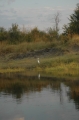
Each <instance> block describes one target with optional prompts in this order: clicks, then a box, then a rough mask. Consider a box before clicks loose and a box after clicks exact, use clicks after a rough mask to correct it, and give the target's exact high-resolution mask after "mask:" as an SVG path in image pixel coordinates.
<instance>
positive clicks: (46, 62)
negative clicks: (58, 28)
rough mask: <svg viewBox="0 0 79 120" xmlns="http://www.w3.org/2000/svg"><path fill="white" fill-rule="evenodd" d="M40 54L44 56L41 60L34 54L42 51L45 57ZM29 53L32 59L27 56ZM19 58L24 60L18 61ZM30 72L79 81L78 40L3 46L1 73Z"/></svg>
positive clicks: (0, 59) (61, 37) (3, 44)
mask: <svg viewBox="0 0 79 120" xmlns="http://www.w3.org/2000/svg"><path fill="white" fill-rule="evenodd" d="M37 37H38V36H37ZM48 48H49V49H50V51H51V49H53V51H52V52H51V53H52V54H50V51H48ZM45 49H47V50H45ZM41 50H43V52H44V55H42V56H41V55H40V54H39V55H38V52H35V51H39V52H40V53H41V54H42V51H41ZM28 52H30V54H31V57H30V56H28V57H26V56H25V55H26V54H27V53H28ZM33 53H34V54H35V55H34V56H33ZM45 53H46V55H45ZM49 54H50V55H49ZM18 55H20V56H22V57H20V58H19V57H17V56H18ZM23 56H24V57H23ZM37 56H38V57H39V58H40V64H38V63H37ZM27 71H37V72H40V73H45V74H50V75H52V76H56V77H59V76H61V77H63V76H64V77H67V76H70V77H74V78H75V77H79V36H78V35H74V36H73V37H72V38H63V36H59V40H57V39H55V38H54V39H53V38H52V41H47V42H46V41H44V40H41V41H32V42H25V41H23V42H21V43H18V44H9V43H8V42H7V41H4V42H1V43H0V73H11V72H27Z"/></svg>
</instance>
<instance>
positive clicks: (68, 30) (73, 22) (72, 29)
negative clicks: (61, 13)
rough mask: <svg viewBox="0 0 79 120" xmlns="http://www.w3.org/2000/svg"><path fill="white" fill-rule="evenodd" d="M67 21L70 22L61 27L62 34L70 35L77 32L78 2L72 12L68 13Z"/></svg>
mask: <svg viewBox="0 0 79 120" xmlns="http://www.w3.org/2000/svg"><path fill="white" fill-rule="evenodd" d="M69 21H70V23H69V24H68V25H64V27H63V29H64V34H66V35H68V34H69V35H70V36H71V37H72V35H73V34H79V3H78V4H77V6H76V9H75V10H74V13H73V14H72V15H70V18H69Z"/></svg>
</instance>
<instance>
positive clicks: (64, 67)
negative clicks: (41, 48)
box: [0, 54, 79, 78]
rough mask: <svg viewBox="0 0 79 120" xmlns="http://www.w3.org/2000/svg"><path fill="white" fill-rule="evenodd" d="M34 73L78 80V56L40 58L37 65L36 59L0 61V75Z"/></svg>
mask: <svg viewBox="0 0 79 120" xmlns="http://www.w3.org/2000/svg"><path fill="white" fill-rule="evenodd" d="M26 71H31V72H33V71H35V72H40V73H41V74H43V73H44V74H48V75H51V76H54V77H74V78H79V55H78V54H68V55H63V56H56V57H53V56H51V57H49V58H48V57H45V58H43V57H41V58H40V64H39V65H38V63H37V59H36V58H24V59H19V60H9V61H6V62H5V61H0V73H9V72H26Z"/></svg>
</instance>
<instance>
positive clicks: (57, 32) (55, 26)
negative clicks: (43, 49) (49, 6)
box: [53, 12, 60, 39]
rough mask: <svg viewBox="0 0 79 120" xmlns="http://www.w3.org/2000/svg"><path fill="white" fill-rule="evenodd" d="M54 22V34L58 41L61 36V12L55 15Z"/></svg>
mask: <svg viewBox="0 0 79 120" xmlns="http://www.w3.org/2000/svg"><path fill="white" fill-rule="evenodd" d="M53 21H54V28H53V32H54V33H55V35H56V39H58V36H59V22H60V13H59V12H57V13H56V14H55V15H54V18H53Z"/></svg>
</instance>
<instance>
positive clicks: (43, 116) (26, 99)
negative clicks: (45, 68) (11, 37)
mask: <svg viewBox="0 0 79 120" xmlns="http://www.w3.org/2000/svg"><path fill="white" fill-rule="evenodd" d="M0 120H79V81H73V79H72V80H71V81H68V80H63V79H62V80H61V79H56V78H53V77H43V76H42V77H40V78H39V77H38V76H25V75H20V74H15V75H0Z"/></svg>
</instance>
